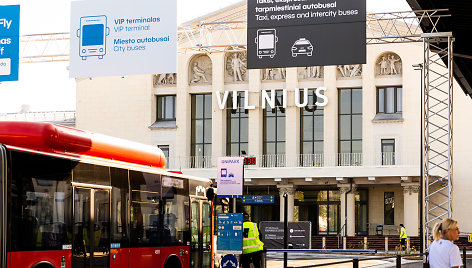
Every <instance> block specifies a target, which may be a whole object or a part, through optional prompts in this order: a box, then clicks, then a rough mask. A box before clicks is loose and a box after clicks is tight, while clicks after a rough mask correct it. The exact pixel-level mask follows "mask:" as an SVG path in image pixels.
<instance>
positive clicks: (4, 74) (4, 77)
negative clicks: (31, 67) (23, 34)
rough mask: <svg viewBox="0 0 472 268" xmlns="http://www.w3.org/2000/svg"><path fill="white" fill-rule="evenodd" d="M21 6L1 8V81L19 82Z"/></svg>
mask: <svg viewBox="0 0 472 268" xmlns="http://www.w3.org/2000/svg"><path fill="white" fill-rule="evenodd" d="M19 55H20V6H19V5H13V6H0V81H18V66H19V62H20V57H19Z"/></svg>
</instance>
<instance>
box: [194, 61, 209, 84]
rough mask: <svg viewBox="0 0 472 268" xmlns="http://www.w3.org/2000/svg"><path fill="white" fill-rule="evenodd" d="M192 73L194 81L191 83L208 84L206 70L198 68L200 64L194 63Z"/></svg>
mask: <svg viewBox="0 0 472 268" xmlns="http://www.w3.org/2000/svg"><path fill="white" fill-rule="evenodd" d="M192 72H193V79H192V81H190V83H199V82H205V83H208V79H207V78H206V76H205V70H203V69H202V68H200V67H199V66H198V62H194V63H193V67H192Z"/></svg>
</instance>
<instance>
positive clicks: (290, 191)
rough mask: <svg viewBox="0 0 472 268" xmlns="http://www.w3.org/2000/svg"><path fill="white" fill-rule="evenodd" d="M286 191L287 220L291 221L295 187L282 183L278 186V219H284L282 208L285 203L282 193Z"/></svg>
mask: <svg viewBox="0 0 472 268" xmlns="http://www.w3.org/2000/svg"><path fill="white" fill-rule="evenodd" d="M285 193H287V195H288V221H293V211H294V205H295V188H293V185H291V186H288V185H284V186H282V187H280V188H279V194H280V221H283V220H284V215H285V214H284V211H285V210H284V209H285V206H284V205H285V203H284V194H285Z"/></svg>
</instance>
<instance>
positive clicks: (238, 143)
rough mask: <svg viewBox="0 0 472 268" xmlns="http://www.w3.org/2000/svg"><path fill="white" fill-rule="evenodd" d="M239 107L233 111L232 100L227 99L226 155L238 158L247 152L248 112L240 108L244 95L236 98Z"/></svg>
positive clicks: (239, 94)
mask: <svg viewBox="0 0 472 268" xmlns="http://www.w3.org/2000/svg"><path fill="white" fill-rule="evenodd" d="M237 103H238V105H239V107H237V109H236V110H234V109H233V98H228V108H227V109H226V155H228V156H239V155H243V154H246V153H247V151H248V110H246V109H244V107H241V105H242V104H243V103H244V93H243V92H239V93H238V96H237Z"/></svg>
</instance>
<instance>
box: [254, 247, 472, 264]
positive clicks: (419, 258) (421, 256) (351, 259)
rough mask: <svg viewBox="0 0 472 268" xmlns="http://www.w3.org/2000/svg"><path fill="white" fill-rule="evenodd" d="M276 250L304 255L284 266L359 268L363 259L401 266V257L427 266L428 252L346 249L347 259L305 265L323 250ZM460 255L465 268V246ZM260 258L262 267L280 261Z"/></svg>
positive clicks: (316, 258) (315, 258)
mask: <svg viewBox="0 0 472 268" xmlns="http://www.w3.org/2000/svg"><path fill="white" fill-rule="evenodd" d="M269 251H271V250H269ZM276 251H277V253H278V254H280V253H283V252H287V253H289V254H294V253H302V254H303V255H304V256H303V258H302V259H298V260H291V263H290V265H288V264H286V265H285V264H284V265H283V267H284V268H314V267H324V266H331V265H338V266H339V265H340V264H350V263H352V267H353V268H359V267H360V265H359V263H360V262H363V261H389V262H390V263H392V262H394V263H395V267H397V268H400V267H402V259H408V260H410V261H408V262H407V263H405V264H409V265H411V264H412V263H411V260H413V262H415V260H416V263H418V264H421V266H423V267H429V265H428V263H425V262H424V260H427V258H428V253H427V252H426V253H418V254H396V255H389V256H374V257H371V256H362V255H359V256H352V255H351V256H346V255H345V254H346V253H352V252H349V250H348V251H345V252H344V253H341V254H343V255H344V256H345V257H346V258H348V260H339V261H331V262H324V263H315V264H309V265H306V262H305V263H304V262H303V260H307V259H309V258H310V257H309V256H310V254H312V255H316V254H324V253H325V252H322V251H321V252H317V251H319V250H317V251H313V250H292V249H286V250H276ZM333 253H334V252H333ZM461 255H462V262H463V267H464V268H466V267H467V250H466V248H465V247H464V248H463V249H462V252H461ZM346 258H343V259H346ZM262 259H263V263H262V264H263V265H262V267H269V266H268V260H269V259H271V261H274V260H273V259H276V261H281V257H276V258H274V257H272V256H271V257H269V256H268V254H267V253H266V252H264V254H263V258H262ZM282 259H283V258H282ZM310 259H311V260H320V259H322V258H319V257H316V256H313V258H310ZM296 262H299V263H300V265H297V264H296ZM392 264H393V263H392ZM272 266H273V265H271V267H272ZM349 266H350V265H349ZM277 267H280V266H279V265H277ZM347 267H348V266H347Z"/></svg>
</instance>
